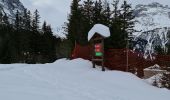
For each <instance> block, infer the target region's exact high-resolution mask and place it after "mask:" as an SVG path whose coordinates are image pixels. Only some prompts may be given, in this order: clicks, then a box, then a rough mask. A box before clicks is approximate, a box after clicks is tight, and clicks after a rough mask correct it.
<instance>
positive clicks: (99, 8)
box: [93, 0, 102, 24]
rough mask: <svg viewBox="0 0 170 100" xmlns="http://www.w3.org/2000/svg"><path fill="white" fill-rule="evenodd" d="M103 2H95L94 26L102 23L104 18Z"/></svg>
mask: <svg viewBox="0 0 170 100" xmlns="http://www.w3.org/2000/svg"><path fill="white" fill-rule="evenodd" d="M101 12H102V2H101V0H99V1H96V2H95V6H94V10H93V24H98V23H100V22H101V19H102V16H101Z"/></svg>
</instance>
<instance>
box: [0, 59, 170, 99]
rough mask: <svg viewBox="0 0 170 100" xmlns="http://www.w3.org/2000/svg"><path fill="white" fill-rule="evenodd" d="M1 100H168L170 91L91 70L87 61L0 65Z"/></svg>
mask: <svg viewBox="0 0 170 100" xmlns="http://www.w3.org/2000/svg"><path fill="white" fill-rule="evenodd" d="M0 98H1V100H169V98H170V91H169V90H166V89H159V88H156V87H153V86H150V85H149V84H147V83H145V82H144V81H143V80H141V79H139V78H137V77H136V76H134V75H132V74H130V73H125V72H120V71H106V72H102V71H100V69H93V68H92V64H91V62H90V61H87V60H83V59H75V60H66V59H61V60H58V61H56V62H55V63H53V64H44V65H41V64H37V65H26V64H14V65H0Z"/></svg>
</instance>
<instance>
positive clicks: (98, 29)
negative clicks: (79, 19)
mask: <svg viewBox="0 0 170 100" xmlns="http://www.w3.org/2000/svg"><path fill="white" fill-rule="evenodd" d="M96 33H98V34H100V35H101V36H103V37H109V36H110V30H109V28H108V27H107V26H105V25H102V24H95V25H94V26H93V27H92V29H91V30H90V31H89V33H88V41H90V40H91V38H92V37H93V36H94V35H95V34H96Z"/></svg>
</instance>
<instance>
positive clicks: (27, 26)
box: [25, 11, 31, 31]
mask: <svg viewBox="0 0 170 100" xmlns="http://www.w3.org/2000/svg"><path fill="white" fill-rule="evenodd" d="M25 28H26V30H29V31H31V12H30V11H28V12H27V19H26V26H25Z"/></svg>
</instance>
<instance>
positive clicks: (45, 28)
mask: <svg viewBox="0 0 170 100" xmlns="http://www.w3.org/2000/svg"><path fill="white" fill-rule="evenodd" d="M42 31H43V33H46V32H47V23H46V21H44V23H43V26H42Z"/></svg>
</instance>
